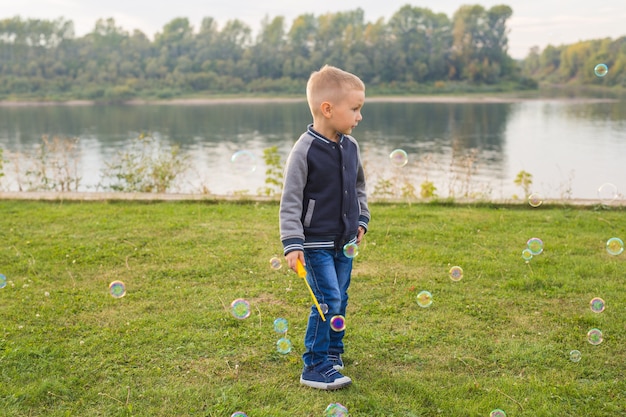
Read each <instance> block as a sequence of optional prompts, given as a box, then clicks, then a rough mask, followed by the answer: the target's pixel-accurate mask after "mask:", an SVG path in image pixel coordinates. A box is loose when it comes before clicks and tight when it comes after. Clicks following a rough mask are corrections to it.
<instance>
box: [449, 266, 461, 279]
mask: <svg viewBox="0 0 626 417" xmlns="http://www.w3.org/2000/svg"><path fill="white" fill-rule="evenodd" d="M450 279H451V280H452V281H460V280H461V279H463V268H461V267H460V266H453V267H452V268H450Z"/></svg>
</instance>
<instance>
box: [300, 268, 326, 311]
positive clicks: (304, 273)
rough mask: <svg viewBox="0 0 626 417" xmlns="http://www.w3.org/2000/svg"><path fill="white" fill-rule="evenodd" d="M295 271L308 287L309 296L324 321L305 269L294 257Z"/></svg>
mask: <svg viewBox="0 0 626 417" xmlns="http://www.w3.org/2000/svg"><path fill="white" fill-rule="evenodd" d="M296 271H297V272H298V276H299V277H300V278H302V279H303V280H304V283H305V284H306V287H307V288H308V289H309V292H310V293H311V298H313V302H314V303H315V307H317V311H319V313H320V316H322V320H323V321H326V317H325V316H324V313H323V312H322V308H321V307H320V303H318V302H317V298H315V294H313V290H312V289H311V286H310V285H309V282H308V281H307V280H306V269H304V265H302V262H301V261H300V259H296Z"/></svg>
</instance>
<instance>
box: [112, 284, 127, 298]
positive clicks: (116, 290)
mask: <svg viewBox="0 0 626 417" xmlns="http://www.w3.org/2000/svg"><path fill="white" fill-rule="evenodd" d="M109 294H111V296H112V297H113V298H122V297H123V296H125V295H126V286H125V285H124V283H123V282H122V281H113V282H111V283H110V284H109Z"/></svg>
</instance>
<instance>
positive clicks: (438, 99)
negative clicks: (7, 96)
mask: <svg viewBox="0 0 626 417" xmlns="http://www.w3.org/2000/svg"><path fill="white" fill-rule="evenodd" d="M305 101H306V99H305V98H304V97H203V98H177V99H167V100H143V99H134V100H128V101H124V102H120V103H118V104H122V105H129V106H139V105H141V106H147V105H161V106H162V105H172V106H209V105H219V104H267V103H304V102H305ZM366 101H367V102H368V103H522V102H532V101H552V102H567V103H613V102H617V101H619V100H618V99H615V98H592V97H540V96H537V97H522V96H514V95H450V96H448V95H441V96H439V95H423V96H422V95H416V96H371V97H367V98H366ZM102 104H108V103H102V102H99V101H90V100H68V101H40V100H33V101H27V100H16V101H10V100H7V101H0V107H30V106H32V107H36V106H96V105H102Z"/></svg>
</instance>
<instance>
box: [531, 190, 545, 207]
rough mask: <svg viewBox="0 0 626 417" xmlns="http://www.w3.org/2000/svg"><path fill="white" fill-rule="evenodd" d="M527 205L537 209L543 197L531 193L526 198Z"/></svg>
mask: <svg viewBox="0 0 626 417" xmlns="http://www.w3.org/2000/svg"><path fill="white" fill-rule="evenodd" d="M528 204H530V206H531V207H539V206H540V205H541V204H543V197H542V196H541V194H539V193H532V194H531V195H529V196H528Z"/></svg>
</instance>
